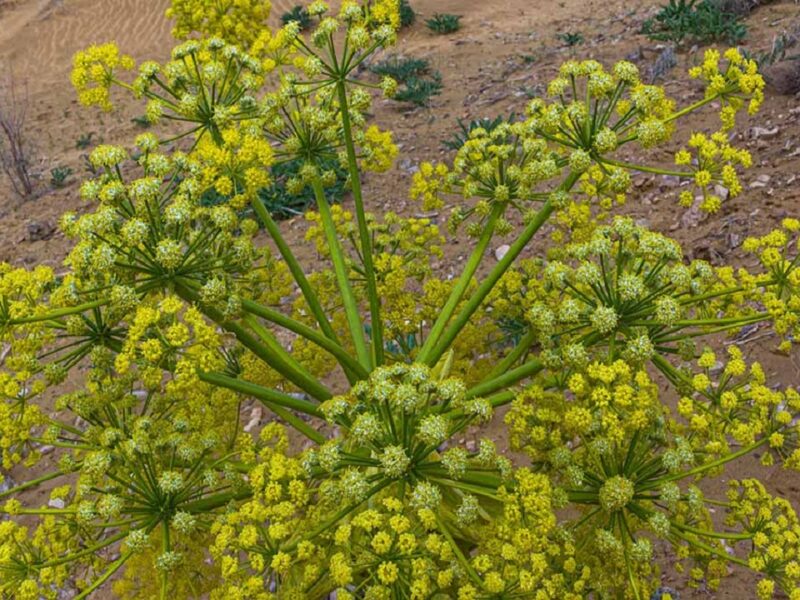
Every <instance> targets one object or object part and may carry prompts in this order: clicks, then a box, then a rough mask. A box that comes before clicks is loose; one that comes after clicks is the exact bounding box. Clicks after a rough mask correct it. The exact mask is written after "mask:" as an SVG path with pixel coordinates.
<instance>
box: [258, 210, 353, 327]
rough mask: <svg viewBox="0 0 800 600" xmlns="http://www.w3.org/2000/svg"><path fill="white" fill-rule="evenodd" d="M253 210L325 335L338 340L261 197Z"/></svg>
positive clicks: (301, 268) (300, 267)
mask: <svg viewBox="0 0 800 600" xmlns="http://www.w3.org/2000/svg"><path fill="white" fill-rule="evenodd" d="M253 210H254V211H255V213H256V215H257V216H258V218H259V219H261V222H262V223H263V224H264V227H265V228H266V230H267V233H269V235H270V237H271V238H272V241H273V242H275V246H277V248H278V252H280V255H281V257H282V258H283V260H284V262H285V263H286V266H287V267H288V268H289V272H290V273H291V274H292V277H293V278H294V280H295V282H296V283H297V285H298V287H299V288H300V292H301V293H302V294H303V298H305V301H306V304H308V307H309V309H311V314H313V315H314V318H315V319H316V320H317V323H319V327H320V329H322V333H324V334H325V336H326V337H328V338H330V339H331V340H334V341H337V337H336V332H335V331H334V330H333V327H331V324H330V322H329V321H328V317H327V316H326V315H325V311H324V310H323V308H322V304H320V301H319V298H317V295H316V294H315V293H314V290H313V288H312V287H311V284H310V283H309V282H308V279H307V278H306V275H305V272H304V271H303V267H302V266H301V265H300V263H299V262H298V260H297V258H296V257H295V255H294V254H293V253H292V250H291V248H289V245H288V244H287V243H286V240H284V239H283V236H282V235H281V230H280V228H279V227H278V224H277V223H275V221H274V220H273V218H272V216H271V215H270V214H269V211H268V210H267V209H266V207H265V206H264V203H263V202H261V198H259V197H257V196H256V197H255V198H254V199H253Z"/></svg>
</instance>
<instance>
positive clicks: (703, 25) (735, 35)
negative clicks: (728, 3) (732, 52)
mask: <svg viewBox="0 0 800 600" xmlns="http://www.w3.org/2000/svg"><path fill="white" fill-rule="evenodd" d="M642 33H644V34H646V35H647V36H648V37H649V38H650V39H652V40H658V41H665V42H673V43H676V44H681V43H683V42H691V43H700V44H711V43H715V42H724V43H727V44H738V43H739V42H741V41H742V39H744V37H745V35H747V27H746V26H745V25H744V23H742V22H741V21H740V15H738V14H736V13H734V12H730V11H728V10H726V9H725V8H724V7H722V6H721V5H720V4H719V3H718V2H715V1H714V0H700V1H699V2H698V1H697V0H670V1H669V4H667V5H665V6H662V7H661V9H660V10H659V12H658V13H657V14H656V16H655V17H653V18H652V19H648V20H646V21H645V22H644V24H643V25H642Z"/></svg>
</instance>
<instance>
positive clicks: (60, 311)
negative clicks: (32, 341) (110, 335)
mask: <svg viewBox="0 0 800 600" xmlns="http://www.w3.org/2000/svg"><path fill="white" fill-rule="evenodd" d="M108 302H109V301H108V300H107V299H103V300H93V301H92V302H86V303H84V304H78V305H77V306H68V307H65V308H57V309H56V310H51V311H50V312H48V313H45V314H42V315H35V316H31V317H23V318H21V319H10V320H9V321H8V324H9V325H23V324H26V323H38V322H40V321H50V320H52V319H60V318H61V317H68V316H70V315H76V314H78V313H82V312H84V311H87V310H91V309H92V308H98V307H100V306H104V305H105V304H108Z"/></svg>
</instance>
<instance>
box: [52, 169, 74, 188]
mask: <svg viewBox="0 0 800 600" xmlns="http://www.w3.org/2000/svg"><path fill="white" fill-rule="evenodd" d="M70 175H72V168H70V167H56V168H55V169H51V170H50V185H52V186H53V187H57V188H60V187H64V185H65V184H66V182H67V179H69V176H70Z"/></svg>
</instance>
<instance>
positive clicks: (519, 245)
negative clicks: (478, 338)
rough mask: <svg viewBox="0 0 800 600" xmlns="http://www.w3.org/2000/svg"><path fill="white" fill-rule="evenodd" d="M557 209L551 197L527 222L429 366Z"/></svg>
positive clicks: (574, 177) (573, 178)
mask: <svg viewBox="0 0 800 600" xmlns="http://www.w3.org/2000/svg"><path fill="white" fill-rule="evenodd" d="M579 179H580V174H579V173H575V172H572V171H571V172H570V173H569V175H567V178H566V179H565V180H564V182H563V183H562V184H561V186H560V189H561V190H563V191H569V190H571V189H572V187H573V186H574V185H575V183H576V182H577V181H578V180H579ZM554 210H555V206H553V203H552V202H551V201H550V200H547V202H545V203H544V205H543V206H542V208H541V209H540V210H539V212H538V213H537V214H536V216H535V217H533V219H531V220H530V221H529V222H528V224H527V225H526V226H525V229H523V230H522V232H521V233H520V236H519V237H518V238H517V239H516V240H515V241H514V243H513V244H511V247H510V248H509V250H508V252H506V254H505V256H503V258H502V259H500V261H499V262H498V263H497V265H495V267H494V268H493V269H492V271H491V272H490V273H489V275H488V277H486V279H484V280H483V281H482V282H481V284H480V285H479V286H478V289H477V290H476V291H475V293H474V294H472V295H471V296H470V299H469V301H467V303H466V305H465V306H464V307H463V308H462V309H461V312H460V313H458V315H456V317H455V318H454V320H453V322H452V324H451V325H450V327H448V328H447V330H446V331H445V332H444V333H443V334H442V339H441V340H439V342H438V343H437V345H436V347H435V348H434V350H432V351H431V352H430V353H429V354H428V355H427V356H426V361H425V363H426V364H427V365H428V366H432V365H435V364H436V362H437V361H438V360H439V358H441V356H442V354H444V353H445V352H447V350H448V348H450V345H451V344H452V343H453V341H454V340H455V339H456V337H457V336H458V334H459V333H460V332H461V330H462V329H463V328H464V326H465V325H466V324H467V322H468V321H469V319H470V317H471V316H472V315H473V314H474V313H475V311H476V310H478V308H480V306H481V304H482V303H483V301H484V300H485V299H486V297H487V296H488V295H489V293H490V292H491V291H492V290H493V289H494V286H495V285H496V284H497V282H498V281H499V280H500V278H501V277H502V276H503V275H504V274H505V272H506V271H507V270H508V269H509V267H510V266H511V263H513V262H514V261H515V260H516V259H517V257H518V256H519V255H520V254H521V253H522V251H523V250H524V249H525V247H526V246H527V245H528V243H529V242H530V241H531V239H533V236H534V235H536V232H537V231H539V229H540V228H541V227H542V225H544V224H545V222H546V221H547V219H548V218H549V217H550V215H551V214H553V211H554Z"/></svg>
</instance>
